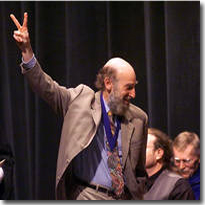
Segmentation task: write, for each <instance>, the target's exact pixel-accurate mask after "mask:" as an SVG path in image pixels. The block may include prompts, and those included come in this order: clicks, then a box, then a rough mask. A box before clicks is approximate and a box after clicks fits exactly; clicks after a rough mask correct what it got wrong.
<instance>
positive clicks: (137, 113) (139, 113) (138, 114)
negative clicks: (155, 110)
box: [130, 104, 148, 121]
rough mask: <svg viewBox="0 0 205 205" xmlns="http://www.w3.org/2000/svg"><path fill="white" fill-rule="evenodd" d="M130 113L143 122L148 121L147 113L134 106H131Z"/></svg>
mask: <svg viewBox="0 0 205 205" xmlns="http://www.w3.org/2000/svg"><path fill="white" fill-rule="evenodd" d="M130 112H131V113H132V116H133V117H134V118H140V119H141V120H143V121H148V116H147V114H146V112H145V111H144V110H142V109H141V108H139V107H137V106H135V105H133V104H130Z"/></svg>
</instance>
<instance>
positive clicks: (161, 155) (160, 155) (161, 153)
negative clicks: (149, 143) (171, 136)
mask: <svg viewBox="0 0 205 205" xmlns="http://www.w3.org/2000/svg"><path fill="white" fill-rule="evenodd" d="M156 154H157V156H156V159H157V160H160V159H162V157H163V155H164V150H163V149H161V148H158V149H157V151H156Z"/></svg>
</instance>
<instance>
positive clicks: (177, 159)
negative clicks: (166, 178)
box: [174, 157, 193, 165]
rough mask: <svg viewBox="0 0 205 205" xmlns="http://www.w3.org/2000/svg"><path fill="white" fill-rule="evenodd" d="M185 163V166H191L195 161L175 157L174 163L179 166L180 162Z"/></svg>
mask: <svg viewBox="0 0 205 205" xmlns="http://www.w3.org/2000/svg"><path fill="white" fill-rule="evenodd" d="M181 161H182V162H183V164H185V165H190V164H191V162H192V161H193V159H179V158H178V157H175V158H174V163H175V164H176V165H177V164H180V162H181Z"/></svg>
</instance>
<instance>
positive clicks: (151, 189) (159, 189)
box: [144, 128, 195, 200]
mask: <svg viewBox="0 0 205 205" xmlns="http://www.w3.org/2000/svg"><path fill="white" fill-rule="evenodd" d="M171 143H172V141H171V139H170V138H169V136H168V135H166V134H165V133H164V132H162V131H161V130H158V129H156V128H148V138H147V148H146V171H147V174H148V179H147V181H146V182H145V192H146V193H145V195H144V200H188V199H190V200H193V199H195V198H194V194H193V191H192V189H191V187H190V185H189V183H188V181H187V180H186V179H184V178H183V177H181V176H180V175H179V174H177V173H175V172H173V171H172V170H171V168H172V166H171V159H172V146H171Z"/></svg>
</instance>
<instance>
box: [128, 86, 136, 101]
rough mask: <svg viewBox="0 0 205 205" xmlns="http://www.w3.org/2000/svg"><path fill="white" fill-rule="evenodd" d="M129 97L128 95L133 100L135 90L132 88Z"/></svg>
mask: <svg viewBox="0 0 205 205" xmlns="http://www.w3.org/2000/svg"><path fill="white" fill-rule="evenodd" d="M129 95H130V97H131V98H132V99H134V98H135V88H132V90H130V93H129Z"/></svg>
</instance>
